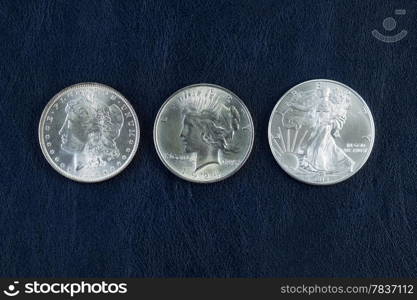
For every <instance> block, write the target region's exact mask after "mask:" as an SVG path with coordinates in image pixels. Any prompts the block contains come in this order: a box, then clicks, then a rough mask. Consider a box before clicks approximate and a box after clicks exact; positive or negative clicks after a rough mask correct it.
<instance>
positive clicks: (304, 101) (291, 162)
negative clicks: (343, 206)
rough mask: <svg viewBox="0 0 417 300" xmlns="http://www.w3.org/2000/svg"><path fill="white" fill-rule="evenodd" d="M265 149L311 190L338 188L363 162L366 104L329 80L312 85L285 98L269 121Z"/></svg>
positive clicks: (368, 143)
mask: <svg viewBox="0 0 417 300" xmlns="http://www.w3.org/2000/svg"><path fill="white" fill-rule="evenodd" d="M268 136H269V144H270V147H271V150H272V153H273V155H274V157H275V159H276V160H277V162H278V164H279V165H280V166H281V167H282V168H283V169H284V170H285V171H286V172H287V173H288V174H289V175H291V176H293V177H294V178H296V179H298V180H301V181H303V182H306V183H310V184H318V185H326V184H333V183H338V182H341V181H343V180H345V179H347V178H349V177H351V176H352V175H353V174H355V173H356V172H357V171H358V170H359V169H360V168H361V167H362V166H363V165H364V164H365V162H366V161H367V159H368V157H369V155H370V153H371V151H372V147H373V144H374V137H375V128H374V121H373V117H372V114H371V112H370V110H369V108H368V106H367V105H366V103H365V101H364V100H363V99H362V98H361V97H360V96H359V94H357V93H356V92H355V91H354V90H352V89H351V88H349V87H347V86H346V85H343V84H341V83H339V82H335V81H331V80H312V81H307V82H304V83H302V84H299V85H297V86H296V87H294V88H292V89H291V90H290V91H289V92H287V93H286V94H285V95H284V96H283V97H282V98H281V99H280V101H279V102H278V103H277V105H276V106H275V108H274V110H273V112H272V114H271V118H270V121H269V129H268Z"/></svg>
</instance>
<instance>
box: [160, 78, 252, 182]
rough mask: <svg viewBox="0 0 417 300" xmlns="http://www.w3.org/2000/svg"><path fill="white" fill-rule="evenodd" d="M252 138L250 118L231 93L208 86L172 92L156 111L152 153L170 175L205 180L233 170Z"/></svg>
mask: <svg viewBox="0 0 417 300" xmlns="http://www.w3.org/2000/svg"><path fill="white" fill-rule="evenodd" d="M253 140H254V127H253V122H252V117H251V115H250V113H249V111H248V109H247V108H246V106H245V105H244V104H243V102H242V100H240V99H239V98H238V97H237V96H236V95H235V94H233V93H232V92H230V91H228V90H227V89H225V88H222V87H220V86H216V85H212V84H196V85H191V86H187V87H185V88H183V89H181V90H179V91H177V92H175V93H174V94H173V95H172V96H171V97H169V98H168V100H167V101H166V102H165V103H164V104H163V106H162V107H161V109H160V110H159V112H158V115H157V117H156V120H155V126H154V142H155V147H156V150H157V153H158V155H159V157H160V158H161V160H162V162H163V163H164V164H165V166H166V167H167V168H168V169H169V170H170V171H172V172H173V173H174V174H175V175H177V176H179V177H181V178H183V179H185V180H188V181H192V182H201V183H210V182H216V181H220V180H223V179H225V178H227V177H229V176H231V175H232V174H234V173H235V172H237V171H238V170H239V169H240V168H241V167H242V165H243V164H244V163H245V161H246V160H247V159H248V157H249V154H250V152H251V150H252V145H253Z"/></svg>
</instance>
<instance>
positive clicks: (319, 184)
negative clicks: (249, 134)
mask: <svg viewBox="0 0 417 300" xmlns="http://www.w3.org/2000/svg"><path fill="white" fill-rule="evenodd" d="M312 82H330V83H333V84H336V85H340V86H342V87H344V88H346V89H348V90H349V91H351V92H352V93H353V94H355V95H356V96H357V97H358V98H359V99H360V100H361V101H362V103H363V104H365V107H366V109H367V111H368V115H369V119H370V122H371V130H372V132H371V133H372V141H371V145H370V149H369V151H368V153H367V155H366V156H365V159H364V160H363V162H362V164H361V165H360V167H359V168H358V169H357V170H356V171H355V172H353V173H352V174H350V175H349V176H347V177H343V178H341V179H338V180H335V181H330V182H324V183H320V182H311V181H307V180H304V179H301V178H297V177H296V175H293V174H291V173H290V172H288V171H287V170H286V169H285V168H284V167H283V164H281V162H280V161H279V160H278V159H277V158H276V157H275V155H274V149H273V147H272V140H271V137H272V135H271V126H272V120H273V116H274V114H275V111H276V109H277V108H278V106H279V104H280V103H281V101H283V100H284V98H285V97H286V96H287V95H288V94H289V93H290V92H291V91H293V90H294V89H296V88H297V87H299V86H301V85H304V84H306V83H312ZM268 143H269V148H270V149H271V153H272V156H273V157H274V159H275V160H276V162H277V163H278V165H279V166H280V167H281V169H283V170H284V171H285V173H287V174H288V175H289V176H290V177H292V178H294V179H296V180H298V181H301V182H303V183H306V184H310V185H316V186H329V185H334V184H337V183H340V182H343V181H345V180H348V179H349V178H351V177H352V176H354V175H355V174H356V173H358V172H359V170H361V169H362V168H363V166H364V165H365V164H366V162H367V161H368V159H369V157H370V155H371V153H372V150H373V148H374V144H375V122H374V118H373V116H372V112H371V109H370V108H369V106H368V104H367V103H366V102H365V100H364V99H363V98H362V96H361V95H359V93H358V92H356V91H355V90H354V89H352V88H351V87H349V86H348V85H346V84H343V83H341V82H339V81H336V80H330V79H312V80H307V81H304V82H301V83H299V84H297V85H295V86H294V87H292V88H290V89H289V90H288V91H287V92H286V93H285V94H284V95H283V96H282V97H281V98H280V99H279V100H278V102H277V103H276V104H275V106H274V108H273V109H272V113H271V116H270V117H269V123H268Z"/></svg>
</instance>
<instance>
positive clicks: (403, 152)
mask: <svg viewBox="0 0 417 300" xmlns="http://www.w3.org/2000/svg"><path fill="white" fill-rule="evenodd" d="M397 8H404V9H407V15H406V16H401V17H400V16H395V15H394V10H395V9H397ZM389 16H394V17H395V18H396V19H397V21H398V28H397V30H396V31H394V33H397V32H398V30H401V29H403V28H404V29H407V30H409V34H408V36H407V37H406V39H404V40H403V41H401V42H398V43H396V44H385V43H382V42H380V41H377V40H376V39H374V38H373V37H372V35H371V31H372V30H373V29H375V28H376V29H379V30H380V31H381V32H383V33H385V32H384V29H383V28H382V20H383V19H384V18H386V17H389ZM416 17H417V3H416V1H392V0H384V1H374V0H368V1H364V0H350V1H307V0H305V1H299V0H291V1H258V0H256V1H255V0H254V1H208V0H204V1H200V0H198V1H197V0H192V1H191V0H190V1H169V0H166V1H160V0H158V1H156V0H148V1H137V2H136V1H79V2H78V1H2V2H1V3H0V91H1V93H0V101H1V105H0V128H1V135H0V136H1V139H0V168H1V169H0V173H1V178H0V275H2V276H132V277H136V276H138V277H142V276H145V277H148V276H152V277H156V276H159V277H166V276H175V277H182V276H194V277H195V276H198V277H200V276H203V277H237V276H239V277H240V276H244V277H246V276H248V277H263V276H283V277H285V276H326V277H329V276H348V277H351V276H359V277H372V276H383V277H388V276H416V275H417V233H416V231H417V221H416V220H417V207H416V204H417V199H416V195H417V181H416V175H417V174H416V169H417V168H416V167H417V164H416V153H417V142H416V129H417V121H416V113H417V95H416V83H417V54H416V53H417V52H416V50H417V49H416V40H417V39H416V34H417V28H416V26H415V24H416V23H415V20H416ZM315 78H328V79H333V80H338V81H341V82H343V83H345V84H347V85H349V86H351V87H352V88H354V89H355V90H356V91H358V92H359V93H360V94H361V95H362V96H363V98H364V99H365V100H366V101H367V103H368V105H369V106H370V108H371V110H372V112H373V114H374V118H375V123H376V130H377V138H376V143H375V147H374V152H373V153H372V155H371V157H370V159H369V161H368V163H367V164H366V165H365V167H364V168H363V169H362V170H361V171H360V172H359V173H358V174H356V176H354V177H353V178H351V179H349V180H348V181H345V182H343V183H341V184H337V185H335V186H331V187H315V186H309V185H306V184H303V183H299V182H297V181H295V180H293V179H291V178H290V177H289V176H287V175H286V174H285V172H284V171H283V170H281V168H280V167H279V166H278V165H277V163H276V162H275V160H274V158H273V156H272V154H271V152H270V150H269V146H268V140H267V125H268V124H267V123H268V119H269V115H270V113H271V111H272V109H273V107H274V105H275V103H276V102H277V101H278V99H279V98H280V97H281V96H282V95H283V93H284V92H286V91H287V90H288V89H289V88H291V87H292V86H294V85H296V84H298V83H300V82H302V81H305V80H310V79H315ZM84 81H96V82H101V83H104V84H108V85H110V86H112V87H114V88H115V89H117V90H119V91H120V92H121V93H122V94H124V95H125V96H126V97H127V98H128V99H129V100H130V101H131V103H132V105H133V106H134V108H135V109H136V111H137V114H138V116H139V119H140V123H141V128H142V139H141V143H140V146H139V150H138V153H137V155H136V157H135V159H134V160H133V162H132V164H131V165H130V166H129V167H128V168H127V169H126V170H125V171H124V172H123V173H121V174H120V175H119V176H117V177H115V178H113V179H111V180H109V181H107V182H103V183H99V184H80V183H76V182H73V181H71V180H68V179H66V178H65V177H63V176H61V175H59V174H58V173H57V172H55V171H54V170H53V169H52V168H51V167H50V166H49V165H48V163H47V162H46V160H45V159H44V158H43V156H42V153H41V151H40V148H39V146H38V141H37V126H38V121H39V117H40V115H41V112H42V110H43V108H44V106H45V105H46V103H47V101H48V100H49V99H50V98H51V97H52V96H53V95H54V94H55V93H57V92H58V91H59V90H61V89H62V88H64V87H66V86H69V85H71V84H74V83H78V82H84ZM200 82H209V83H214V84H218V85H221V86H224V87H226V88H228V89H230V90H232V91H233V92H235V93H236V94H237V95H239V96H240V97H241V98H242V99H243V100H244V101H245V103H246V105H247V106H248V108H249V110H250V111H251V113H252V116H253V119H254V122H255V126H256V140H255V145H254V150H253V152H252V155H251V157H250V158H249V160H248V162H247V163H246V165H245V166H244V167H243V168H242V169H241V170H240V171H239V172H238V173H237V174H235V175H234V176H233V177H231V178H229V179H227V180H225V181H223V182H220V183H215V184H210V185H198V184H193V183H189V182H186V181H183V180H181V179H179V178H177V177H175V176H174V175H172V174H171V173H170V172H169V171H168V170H167V169H166V168H165V167H164V166H163V165H162V163H161V162H160V161H159V159H158V156H157V154H156V152H155V150H154V146H153V139H152V129H153V122H154V118H155V116H156V113H157V111H158V109H159V107H160V105H161V104H162V103H163V101H164V100H165V99H166V98H167V97H168V96H169V95H170V94H171V93H173V92H174V91H176V90H177V89H179V88H182V87H184V86H185V85H189V84H194V83H200Z"/></svg>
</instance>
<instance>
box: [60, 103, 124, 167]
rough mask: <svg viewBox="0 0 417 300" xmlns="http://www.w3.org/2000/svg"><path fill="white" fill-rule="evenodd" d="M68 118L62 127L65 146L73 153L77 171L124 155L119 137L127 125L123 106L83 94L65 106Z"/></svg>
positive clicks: (63, 146)
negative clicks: (117, 143) (117, 140)
mask: <svg viewBox="0 0 417 300" xmlns="http://www.w3.org/2000/svg"><path fill="white" fill-rule="evenodd" d="M65 113H66V118H65V121H64V123H63V125H62V127H61V129H60V130H59V135H60V137H61V149H62V150H63V151H65V152H67V153H69V154H72V155H73V164H74V170H75V171H80V170H81V169H83V168H84V167H90V168H97V167H101V166H105V165H106V164H107V162H109V161H112V160H113V159H115V158H117V157H119V156H120V151H119V149H118V148H117V145H116V142H115V141H116V139H117V138H118V137H119V136H120V130H121V129H122V127H123V122H124V118H123V114H122V111H121V110H120V108H119V107H118V106H117V105H115V104H112V105H110V106H108V105H106V104H104V103H102V102H101V101H98V100H97V99H94V98H93V97H92V96H91V95H90V96H88V95H80V96H79V97H78V98H76V99H73V100H71V101H69V102H68V103H67V105H66V107H65Z"/></svg>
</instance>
